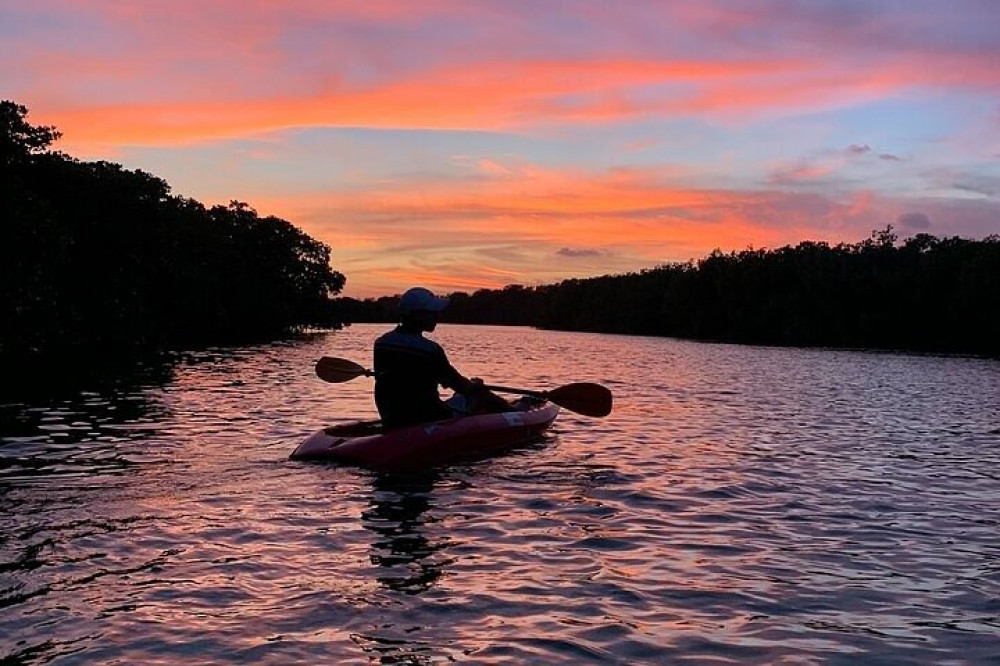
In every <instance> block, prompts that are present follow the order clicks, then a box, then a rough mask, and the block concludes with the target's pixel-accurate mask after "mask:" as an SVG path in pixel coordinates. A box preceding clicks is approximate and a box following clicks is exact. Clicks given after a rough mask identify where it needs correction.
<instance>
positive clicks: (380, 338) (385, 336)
mask: <svg viewBox="0 0 1000 666" xmlns="http://www.w3.org/2000/svg"><path fill="white" fill-rule="evenodd" d="M398 334H399V330H398V329H395V328H394V329H392V330H389V331H386V332H385V333H383V334H382V335H380V336H378V337H377V338H375V344H380V343H383V342H387V341H389V340H392V339H393V337H394V336H396V335H398Z"/></svg>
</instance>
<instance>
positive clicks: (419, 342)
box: [374, 287, 509, 428]
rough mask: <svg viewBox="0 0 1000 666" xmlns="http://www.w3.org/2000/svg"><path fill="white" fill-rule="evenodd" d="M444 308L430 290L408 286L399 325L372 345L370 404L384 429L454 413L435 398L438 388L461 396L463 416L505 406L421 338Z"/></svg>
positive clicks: (444, 300) (444, 301)
mask: <svg viewBox="0 0 1000 666" xmlns="http://www.w3.org/2000/svg"><path fill="white" fill-rule="evenodd" d="M447 305H448V299H447V298H438V297H437V296H435V295H434V294H433V293H432V292H431V291H430V290H428V289H424V288H423V287H414V288H412V289H409V290H407V291H406V293H404V294H403V296H402V297H401V298H400V300H399V322H400V323H399V326H397V327H396V328H395V329H394V330H392V331H389V332H388V333H385V334H384V335H382V336H380V337H379V338H378V339H377V340H376V341H375V349H374V355H375V364H374V365H375V367H374V371H375V406H376V407H377V408H378V413H379V416H381V417H382V423H383V425H384V426H385V427H386V428H398V427H400V426H406V425H413V424H415V423H427V422H430V421H439V420H441V419H447V418H451V417H453V416H455V415H456V411H455V410H453V409H452V408H451V407H449V405H448V403H445V402H443V401H442V400H441V396H440V395H439V394H438V386H439V385H440V386H444V387H446V388H450V389H453V390H454V391H455V392H456V393H457V394H459V395H461V396H462V397H464V398H465V402H466V405H467V408H466V410H464V411H468V412H469V413H483V412H499V411H504V409H505V408H508V407H509V405H508V403H507V402H506V401H505V400H504V399H503V398H500V397H499V396H497V395H495V394H493V393H492V392H490V391H489V390H487V389H486V388H485V387H484V386H483V382H482V380H479V379H467V378H466V377H464V376H462V374H461V373H460V372H459V371H458V370H456V369H455V368H454V366H452V364H451V363H450V362H449V361H448V356H447V355H446V354H445V352H444V349H443V348H442V347H441V345H439V344H437V343H436V342H434V341H433V340H428V339H427V338H425V337H424V335H423V334H424V333H425V332H426V333H430V332H432V331H433V330H434V329H435V328H436V327H437V323H438V317H439V316H440V313H441V311H442V310H444V308H445V307H446V306H447Z"/></svg>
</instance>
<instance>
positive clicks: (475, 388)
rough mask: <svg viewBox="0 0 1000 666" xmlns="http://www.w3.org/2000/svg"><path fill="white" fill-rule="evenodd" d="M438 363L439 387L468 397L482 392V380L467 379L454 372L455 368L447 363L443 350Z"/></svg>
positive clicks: (456, 371)
mask: <svg viewBox="0 0 1000 666" xmlns="http://www.w3.org/2000/svg"><path fill="white" fill-rule="evenodd" d="M439 362H440V367H439V375H438V383H440V384H441V386H444V387H445V388H450V389H452V390H453V391H457V392H459V393H461V394H462V395H470V394H473V393H478V392H480V391H482V390H483V380H481V379H469V378H467V377H465V376H464V375H462V373H460V372H459V371H458V370H456V369H455V366H453V365H452V364H451V363H450V362H449V361H448V356H447V354H445V353H444V349H441V356H440V361H439Z"/></svg>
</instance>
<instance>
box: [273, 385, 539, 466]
mask: <svg viewBox="0 0 1000 666" xmlns="http://www.w3.org/2000/svg"><path fill="white" fill-rule="evenodd" d="M512 408H513V409H512V411H509V412H502V413H500V414H476V415H473V416H459V417H456V418H453V419H446V420H444V421H435V422H433V423H423V424H420V425H414V426H407V427H404V428H396V429H394V430H388V431H385V430H383V429H382V423H381V421H360V422H356V423H346V424H344V425H338V426H333V427H330V428H325V429H323V430H320V431H319V432H317V433H315V434H314V435H312V436H310V437H309V438H308V439H306V440H305V441H304V442H302V443H301V444H299V446H298V448H296V449H295V450H294V451H293V452H292V455H291V458H292V459H293V460H335V461H338V462H345V463H350V464H354V465H363V466H366V467H403V466H428V465H436V464H441V463H446V462H450V461H455V460H460V459H466V458H477V457H482V456H485V455H489V454H492V453H497V452H500V451H503V450H506V449H510V448H512V447H515V446H518V445H521V444H525V443H527V442H530V441H531V440H533V439H535V438H537V437H538V435H540V434H541V433H542V432H543V431H544V430H545V429H546V428H548V427H549V426H550V425H552V422H553V421H554V420H555V418H556V415H557V414H558V413H559V406H558V405H555V404H553V403H551V402H546V401H544V400H538V399H530V398H522V399H521V400H519V401H517V402H516V403H514V404H513V405H512Z"/></svg>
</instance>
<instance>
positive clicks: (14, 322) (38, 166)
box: [0, 102, 344, 358]
mask: <svg viewBox="0 0 1000 666" xmlns="http://www.w3.org/2000/svg"><path fill="white" fill-rule="evenodd" d="M26 115H27V110H26V109H25V108H24V107H23V106H19V105H16V104H13V103H12V102H0V132H2V135H0V156H2V161H0V317H2V319H3V322H4V324H3V328H2V329H0V358H12V357H14V358H18V357H19V358H24V357H25V356H31V355H38V354H41V355H51V354H75V353H82V352H91V351H95V350H96V351H100V352H105V353H106V352H115V353H119V352H123V351H136V350H149V349H157V348H163V347H167V346H173V345H181V344H200V343H224V342H230V341H234V340H246V339H254V338H263V337H269V336H273V335H275V334H278V333H281V332H284V331H287V330H290V329H293V328H296V327H301V326H305V325H312V324H316V325H324V324H329V323H331V322H330V319H329V297H330V296H331V295H332V294H335V293H337V292H339V291H340V289H341V288H342V287H343V285H344V276H343V275H341V274H340V273H338V272H336V271H333V270H332V269H331V268H330V265H329V260H330V248H329V247H328V246H326V245H324V244H323V243H320V242H318V241H316V240H314V239H312V238H310V237H309V236H307V235H306V234H305V233H303V232H302V231H300V230H298V229H296V228H295V227H294V226H292V225H291V224H290V223H288V222H286V221H285V220H281V219H279V218H276V217H260V216H259V215H258V214H257V213H256V212H255V211H254V210H253V209H252V208H250V207H249V206H247V205H246V204H242V203H238V202H233V203H231V204H230V205H229V206H214V207H211V208H206V207H205V206H203V205H202V204H200V203H198V202H197V201H194V200H192V199H186V198H183V197H178V196H173V195H171V194H170V187H169V185H167V183H166V182H164V181H163V180H161V179H159V178H157V177H155V176H153V175H151V174H148V173H145V172H143V171H138V170H137V171H130V170H128V169H125V168H123V167H122V166H120V165H118V164H112V163H110V162H81V161H78V160H75V159H73V158H70V157H68V156H66V155H63V154H60V153H56V152H52V151H51V150H49V146H50V144H51V143H52V141H54V140H55V139H57V138H58V136H59V134H58V133H57V132H55V130H54V129H52V128H49V127H32V126H31V125H30V124H29V123H28V122H27V121H26Z"/></svg>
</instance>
